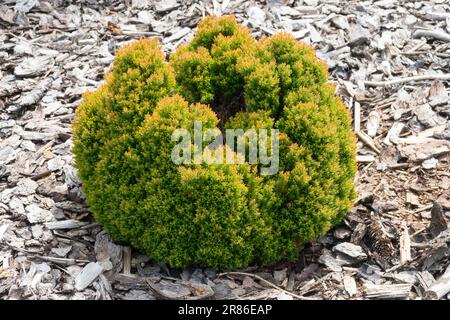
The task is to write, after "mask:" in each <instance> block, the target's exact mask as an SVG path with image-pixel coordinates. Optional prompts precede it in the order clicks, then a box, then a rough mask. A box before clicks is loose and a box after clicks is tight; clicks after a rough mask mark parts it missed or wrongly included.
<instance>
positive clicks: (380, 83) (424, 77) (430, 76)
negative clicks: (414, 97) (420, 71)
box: [364, 74, 450, 87]
mask: <svg viewBox="0 0 450 320" xmlns="http://www.w3.org/2000/svg"><path fill="white" fill-rule="evenodd" d="M422 80H442V81H447V80H450V74H425V75H421V76H413V77H406V78H400V79H394V80H388V81H365V82H364V85H366V86H368V87H387V86H391V85H395V84H401V83H407V82H413V81H422Z"/></svg>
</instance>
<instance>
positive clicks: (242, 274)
mask: <svg viewBox="0 0 450 320" xmlns="http://www.w3.org/2000/svg"><path fill="white" fill-rule="evenodd" d="M232 275H236V276H249V277H251V278H254V279H257V280H259V281H261V282H264V283H265V284H268V285H269V286H271V287H272V288H275V289H277V290H280V291H281V292H283V293H285V294H288V295H290V296H292V297H294V298H297V299H299V300H317V299H316V298H310V297H305V296H299V295H297V294H295V293H292V292H289V291H287V290H285V289H283V288H280V287H279V286H277V285H275V284H273V283H272V282H270V281H268V280H266V279H264V278H262V277H260V276H258V275H256V274H253V273H247V272H224V273H220V274H219V275H217V276H218V277H221V276H232Z"/></svg>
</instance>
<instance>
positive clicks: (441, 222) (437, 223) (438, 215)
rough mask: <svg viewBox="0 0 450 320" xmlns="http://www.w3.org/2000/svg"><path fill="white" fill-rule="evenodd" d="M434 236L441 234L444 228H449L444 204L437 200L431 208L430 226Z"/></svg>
mask: <svg viewBox="0 0 450 320" xmlns="http://www.w3.org/2000/svg"><path fill="white" fill-rule="evenodd" d="M428 230H429V231H430V233H431V235H432V236H433V238H435V237H436V236H438V235H439V233H441V232H442V231H444V230H447V222H446V221H445V217H444V211H443V210H442V206H441V205H440V204H439V203H438V202H437V201H435V202H434V203H433V208H432V209H431V223H430V226H429V228H428Z"/></svg>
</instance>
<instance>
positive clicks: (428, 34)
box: [413, 30, 450, 42]
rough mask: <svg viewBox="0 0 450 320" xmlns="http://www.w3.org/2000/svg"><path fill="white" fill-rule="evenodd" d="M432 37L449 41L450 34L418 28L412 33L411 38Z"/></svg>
mask: <svg viewBox="0 0 450 320" xmlns="http://www.w3.org/2000/svg"><path fill="white" fill-rule="evenodd" d="M421 37H425V38H434V39H437V40H441V41H444V42H450V34H448V33H445V32H439V31H429V30H418V31H416V32H415V33H414V35H413V38H421Z"/></svg>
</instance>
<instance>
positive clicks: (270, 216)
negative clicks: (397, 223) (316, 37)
mask: <svg viewBox="0 0 450 320" xmlns="http://www.w3.org/2000/svg"><path fill="white" fill-rule="evenodd" d="M327 76H328V75H327V67H326V65H325V64H324V63H323V62H321V61H319V60H318V59H317V58H316V56H315V53H314V50H313V49H312V48H311V47H309V46H307V45H305V44H302V43H300V42H298V41H296V40H295V39H294V38H293V37H292V36H291V35H289V34H284V33H280V34H276V35H274V36H271V37H267V38H263V39H261V40H259V41H256V40H255V39H254V38H253V37H252V36H251V34H250V32H249V30H248V29H246V28H245V27H243V26H241V25H239V24H238V23H236V21H235V19H234V18H233V17H207V18H205V19H204V20H202V21H201V22H200V23H199V26H198V31H197V34H196V35H195V38H194V39H193V40H192V41H191V42H190V43H188V44H186V45H183V46H181V47H179V48H178V49H177V50H176V52H174V53H173V54H172V55H171V56H170V61H169V62H166V59H165V56H164V54H163V53H162V51H161V48H160V46H159V44H158V40H157V39H143V40H139V41H136V42H134V43H131V44H129V45H127V46H125V47H123V48H122V49H120V50H119V52H118V53H117V56H116V59H115V62H114V65H113V69H112V72H111V73H110V74H109V75H107V76H106V77H105V80H106V81H105V83H104V84H103V86H102V87H100V88H99V89H98V90H96V91H95V92H92V93H88V94H86V95H85V96H84V101H83V103H82V104H81V105H80V106H79V107H78V109H77V112H76V119H75V122H74V125H73V129H74V149H73V151H74V153H75V156H76V165H77V168H78V170H79V175H80V177H81V180H82V182H83V191H84V193H85V195H86V198H87V202H88V204H89V206H90V208H91V210H92V212H93V213H94V216H95V218H96V219H97V221H98V222H99V223H100V224H102V225H103V226H104V227H105V228H106V229H107V231H108V232H109V233H110V235H111V236H112V237H113V238H114V239H115V240H117V241H124V242H128V243H130V244H131V245H132V246H134V247H135V248H137V249H139V250H140V251H142V252H144V253H146V254H148V255H149V256H150V257H151V258H154V259H156V260H161V261H165V262H167V263H169V264H170V265H171V266H175V267H184V266H187V265H191V264H197V265H203V266H210V267H213V268H217V269H218V268H240V267H245V266H247V265H249V264H251V263H254V262H256V263H259V264H260V265H264V264H268V263H272V262H276V261H279V260H282V259H292V258H295V257H296V256H297V255H298V253H299V250H300V248H301V245H302V243H304V242H305V241H308V240H310V239H313V238H315V237H318V236H320V235H322V234H324V233H325V232H326V231H327V230H329V228H330V227H332V226H333V225H334V224H336V223H338V222H340V221H341V219H342V218H343V216H344V215H345V213H346V212H347V210H348V209H349V208H350V207H351V206H352V202H353V199H354V196H355V192H354V183H353V179H354V176H355V172H356V162H355V139H354V135H353V133H352V131H351V124H350V117H349V113H348V111H347V108H346V107H345V105H344V104H343V102H342V101H341V100H340V99H339V98H338V97H337V96H335V94H334V87H333V85H331V84H329V83H327ZM196 120H197V121H201V122H202V125H203V129H205V128H220V129H221V130H224V129H225V128H243V129H249V128H254V129H263V128H269V129H270V128H271V129H278V130H279V132H280V135H279V136H280V143H279V144H280V153H279V154H280V169H279V171H278V173H277V174H275V175H267V176H264V175H261V174H260V171H259V169H260V168H259V166H258V164H249V163H244V164H236V165H229V164H206V163H202V164H182V165H176V164H174V163H173V162H172V160H171V151H172V149H173V147H174V146H175V144H176V142H174V141H172V139H171V137H172V133H173V131H174V130H175V129H177V128H184V129H187V130H188V131H189V132H191V133H192V134H193V132H194V121H196Z"/></svg>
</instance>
